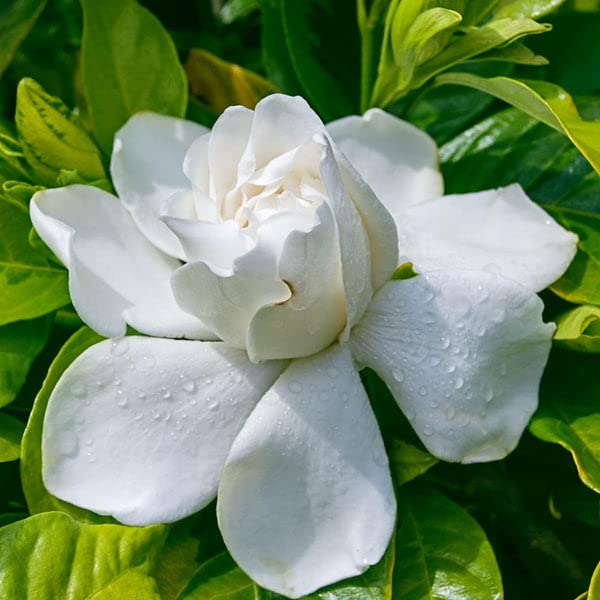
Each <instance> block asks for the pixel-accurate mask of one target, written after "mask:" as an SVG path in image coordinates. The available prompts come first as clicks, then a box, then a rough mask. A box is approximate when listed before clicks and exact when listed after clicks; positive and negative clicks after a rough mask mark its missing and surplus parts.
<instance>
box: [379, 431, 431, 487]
mask: <svg viewBox="0 0 600 600" xmlns="http://www.w3.org/2000/svg"><path fill="white" fill-rule="evenodd" d="M388 456H389V459H390V469H391V471H392V474H393V475H394V482H395V483H396V485H403V484H405V483H408V482H409V481H412V480H413V479H415V478H416V477H418V476H419V475H422V474H423V473H425V472H426V471H428V470H429V469H431V467H433V466H434V465H435V464H436V463H437V462H438V459H437V458H435V457H434V456H432V455H431V454H429V452H424V451H423V450H419V448H416V447H415V446H413V445H412V444H408V443H407V442H404V441H402V440H396V439H394V440H392V444H391V448H390V449H389V451H388Z"/></svg>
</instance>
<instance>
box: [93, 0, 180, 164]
mask: <svg viewBox="0 0 600 600" xmlns="http://www.w3.org/2000/svg"><path fill="white" fill-rule="evenodd" d="M81 4H82V6H83V16H84V29H83V42H82V48H81V62H82V70H83V87H84V91H85V97H86V100H87V107H88V110H89V115H90V120H91V123H92V128H93V131H94V136H95V138H96V141H97V142H98V144H100V147H101V148H102V150H103V151H104V152H105V153H106V154H107V155H110V153H111V151H112V144H113V136H114V134H115V132H116V131H117V130H118V129H119V128H120V127H121V126H122V125H123V124H124V123H125V122H126V121H127V119H128V118H129V117H130V116H131V115H133V114H134V113H136V112H139V111H143V110H151V111H155V112H159V113H163V114H167V115H172V116H175V117H182V116H183V115H184V114H185V108H186V105H187V93H188V86H187V80H186V77H185V73H184V71H183V68H182V66H181V65H180V63H179V57H178V56H177V50H176V49H175V45H174V44H173V41H172V40H171V38H170V37H169V34H168V33H167V32H166V31H165V29H164V28H163V26H162V25H161V23H160V21H159V20H158V19H157V18H156V17H155V16H154V15H152V14H151V13H150V12H149V11H148V10H147V9H145V8H143V7H142V6H140V5H139V4H138V3H137V2H136V0H103V1H102V2H98V1H97V0H82V3H81Z"/></svg>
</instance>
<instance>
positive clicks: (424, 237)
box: [397, 184, 577, 292]
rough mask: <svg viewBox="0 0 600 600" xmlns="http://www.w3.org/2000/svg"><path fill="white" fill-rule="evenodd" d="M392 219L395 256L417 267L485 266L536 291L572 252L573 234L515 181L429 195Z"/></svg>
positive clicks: (563, 268) (563, 266)
mask: <svg viewBox="0 0 600 600" xmlns="http://www.w3.org/2000/svg"><path fill="white" fill-rule="evenodd" d="M397 223H398V231H399V244H400V255H401V261H402V260H410V261H411V262H413V264H414V265H415V269H416V270H417V271H421V272H425V271H431V270H436V269H461V270H462V269H467V270H484V271H491V272H494V273H498V274H500V275H503V276H504V277H508V278H510V279H514V280H515V281H518V282H519V283H521V284H522V285H524V286H526V287H528V288H529V289H531V290H533V291H536V292H537V291H539V290H543V289H544V288H545V287H547V286H548V285H550V284H551V283H552V282H554V281H555V280H556V279H558V278H559V277H560V276H561V275H562V274H563V273H564V272H565V271H566V270H567V267H568V266H569V264H570V262H571V260H572V259H573V257H574V256H575V253H576V252H577V236H576V235H574V234H573V233H570V232H569V231H567V230H566V229H564V228H563V227H561V226H560V225H559V224H558V223H556V221H554V219H552V218H551V217H550V216H549V215H548V213H546V212H545V211H544V210H543V209H542V208H540V207H539V206H538V205H537V204H535V203H534V202H532V201H531V200H530V199H529V198H528V197H527V195H526V194H525V192H524V191H523V189H522V188H521V186H520V185H518V184H514V185H510V186H508V187H505V188H500V189H497V190H488V191H485V192H476V193H473V194H461V195H456V196H445V197H443V198H439V199H436V200H432V201H430V202H427V203H425V204H421V205H419V206H414V207H411V208H409V209H408V210H407V211H406V212H405V213H403V214H402V215H401V216H400V217H399V219H398V221H397Z"/></svg>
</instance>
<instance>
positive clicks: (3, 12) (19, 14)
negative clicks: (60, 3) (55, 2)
mask: <svg viewBox="0 0 600 600" xmlns="http://www.w3.org/2000/svg"><path fill="white" fill-rule="evenodd" d="M45 4H46V0H4V2H2V5H1V6H0V40H2V45H1V46H0V75H2V73H4V71H5V70H6V68H7V67H8V65H9V64H10V63H11V61H12V59H13V57H14V55H15V52H16V51H17V48H18V47H19V45H20V44H21V42H22V41H23V40H24V39H25V37H26V36H27V34H28V33H29V31H30V29H31V28H32V27H33V24H34V23H35V20H36V19H37V18H38V16H39V14H40V13H41V12H42V9H43V8H44V5H45Z"/></svg>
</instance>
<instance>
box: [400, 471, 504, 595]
mask: <svg viewBox="0 0 600 600" xmlns="http://www.w3.org/2000/svg"><path fill="white" fill-rule="evenodd" d="M393 590H394V592H393V598H394V600H432V599H433V598H435V599H436V600H500V598H502V580H501V577H500V571H499V569H498V565H497V564H496V558H495V556H494V552H493V550H492V547H491V546H490V543H489V542H488V540H487V537H486V535H485V533H484V531H483V530H482V529H481V527H480V526H479V525H478V524H477V522H476V521H475V519H473V517H471V516H470V515H469V514H468V513H467V512H466V511H465V510H464V509H463V508H461V507H460V506H458V505H457V504H455V503H454V502H452V501H451V500H449V499H448V498H446V497H445V496H442V495H441V494H440V493H438V492H436V491H434V490H433V489H430V488H427V487H424V486H420V485H418V484H416V483H411V484H410V485H408V486H404V487H402V488H401V490H400V491H399V493H398V530H397V533H396V565H395V567H394V579H393Z"/></svg>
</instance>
